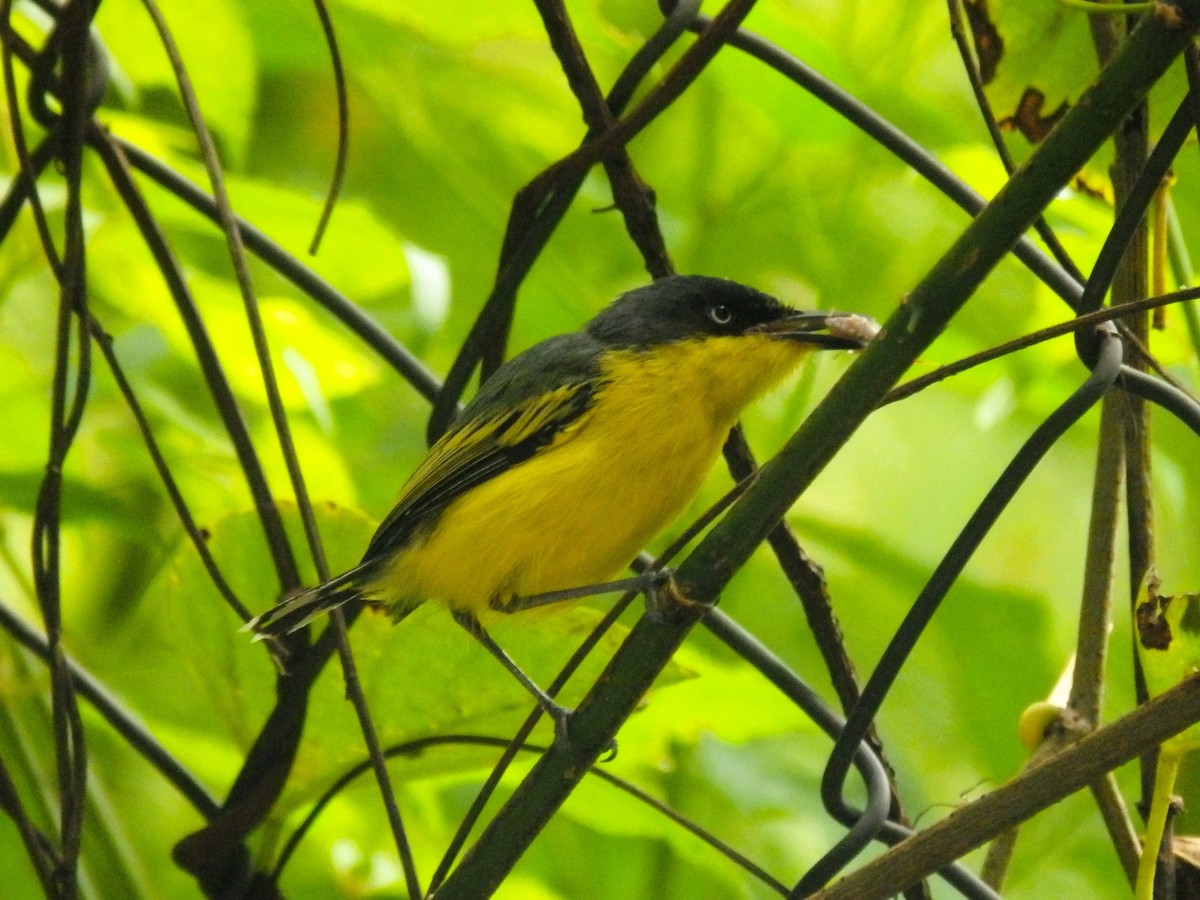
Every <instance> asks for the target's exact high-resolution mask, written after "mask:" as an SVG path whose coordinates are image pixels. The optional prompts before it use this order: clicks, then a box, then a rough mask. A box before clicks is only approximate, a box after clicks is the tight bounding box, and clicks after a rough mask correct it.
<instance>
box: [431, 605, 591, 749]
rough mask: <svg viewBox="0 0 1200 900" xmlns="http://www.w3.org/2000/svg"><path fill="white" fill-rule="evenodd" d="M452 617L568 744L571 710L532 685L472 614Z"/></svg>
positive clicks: (457, 613)
mask: <svg viewBox="0 0 1200 900" xmlns="http://www.w3.org/2000/svg"><path fill="white" fill-rule="evenodd" d="M450 614H451V615H452V616H454V621H455V622H457V623H458V624H459V625H461V626H462V627H463V628H465V629H466V631H467V633H468V634H470V635H471V637H473V638H475V640H477V641H479V643H481V644H482V645H483V646H484V649H486V650H487V652H488V653H490V654H492V656H494V657H495V658H496V659H497V660H498V661H499V663H500V665H502V666H504V668H506V669H508V671H509V672H510V673H511V674H512V676H513V677H514V678H516V679H517V681H519V682H520V683H521V685H522V686H523V687H524V688H525V690H527V691H529V693H530V694H532V695H533V697H534V699H535V700H537V703H538V706H540V707H541V708H542V710H543V712H545V713H546V715H548V716H549V717H550V718H551V719H553V720H554V736H555V737H556V738H557V739H558V740H560V741H562V742H563V743H569V742H570V736H569V735H568V733H567V726H568V725H569V724H570V721H571V710H569V709H567V708H566V707H565V706H562V705H561V704H558V703H555V702H554V698H553V697H551V696H550V695H549V694H547V693H546V692H545V691H543V690H542V689H541V688H540V687H538V686H537V685H536V684H534V682H533V679H531V678H530V677H529V676H528V675H526V674H525V673H524V672H522V671H521V667H520V666H518V665H517V664H516V663H515V662H513V660H512V657H511V656H509V655H508V654H507V653H505V652H504V649H503V648H502V647H501V646H500V645H499V644H497V643H496V642H495V641H494V640H492V636H491V635H490V634H488V633H487V631H485V630H484V627H483V625H481V624H480V622H479V619H477V618H476V617H475V616H474V615H473V614H472V613H469V612H467V611H465V610H460V609H455V610H451V613H450Z"/></svg>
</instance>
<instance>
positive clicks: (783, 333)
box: [746, 312, 879, 350]
mask: <svg viewBox="0 0 1200 900" xmlns="http://www.w3.org/2000/svg"><path fill="white" fill-rule="evenodd" d="M746 333H747V334H766V335H770V336H771V337H777V338H781V339H785V340H789V341H799V342H800V343H804V344H813V345H814V346H816V347H820V348H823V349H826V350H861V349H862V348H863V347H865V346H867V344H869V343H870V342H871V339H872V338H874V337H875V335H876V334H878V333H879V325H878V323H877V322H876V321H875V320H874V319H871V318H868V317H867V316H860V315H858V314H857V313H838V312H797V313H791V314H789V315H786V316H784V317H783V318H780V319H776V320H775V321H773V322H763V323H762V324H761V325H755V326H753V327H752V328H748V329H746Z"/></svg>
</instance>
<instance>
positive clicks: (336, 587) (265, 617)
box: [241, 564, 373, 641]
mask: <svg viewBox="0 0 1200 900" xmlns="http://www.w3.org/2000/svg"><path fill="white" fill-rule="evenodd" d="M371 568H373V567H372V566H371V565H370V564H363V565H360V566H356V567H355V568H353V569H351V570H350V571H348V572H344V573H342V574H341V575H339V576H337V577H336V578H331V579H330V580H329V581H326V582H325V583H324V584H319V585H317V586H316V587H315V588H309V589H308V590H304V591H300V592H299V593H297V594H293V595H292V596H291V597H288V598H287V599H286V600H284V601H283V602H281V603H278V604H276V605H275V606H272V607H271V608H270V609H268V610H267V611H266V612H264V613H262V614H261V615H258V616H255V617H254V618H253V619H251V620H250V621H249V622H247V623H246V624H245V625H243V626H242V628H241V630H242V631H253V632H254V640H256V641H261V640H263V639H264V638H268V637H278V636H280V635H284V634H291V633H292V632H293V631H296V630H297V629H300V628H303V627H304V626H305V625H307V624H308V623H309V622H311V621H312V620H313V619H315V618H317V616H320V615H324V614H325V613H327V612H330V611H331V610H334V609H337V608H338V607H339V606H341V605H342V604H344V603H348V602H349V601H351V600H353V599H354V598H355V597H358V596H360V592H361V585H362V584H363V582H364V580H369V577H368V578H367V579H364V576H369V575H370V574H372V573H371V572H370V571H369V570H370V569H371Z"/></svg>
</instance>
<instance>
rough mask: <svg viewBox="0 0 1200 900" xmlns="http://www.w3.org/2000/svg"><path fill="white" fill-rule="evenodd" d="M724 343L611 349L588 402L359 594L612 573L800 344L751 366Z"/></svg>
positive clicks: (670, 511) (398, 594) (391, 597)
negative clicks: (624, 353) (619, 354)
mask: <svg viewBox="0 0 1200 900" xmlns="http://www.w3.org/2000/svg"><path fill="white" fill-rule="evenodd" d="M748 340H749V339H748V338H740V339H738V342H739V343H740V344H742V345H743V348H744V345H745V343H746V342H747V341H748ZM714 345H715V346H714ZM723 349H724V348H723V347H722V346H721V342H718V341H713V342H710V343H709V344H708V346H707V349H706V351H705V352H704V353H703V355H701V354H699V353H697V352H696V351H695V350H693V349H690V348H688V347H686V346H684V347H679V348H669V349H663V348H660V349H659V350H658V351H657V352H656V354H655V357H654V360H653V364H652V365H650V364H648V363H647V362H646V360H645V359H637V358H636V357H635V355H634V354H630V355H629V357H628V358H627V359H625V360H623V359H620V358H617V359H616V360H615V361H614V362H612V363H611V364H610V367H609V369H608V371H607V372H606V378H607V383H606V384H605V386H604V388H603V389H602V390H601V391H600V392H599V399H598V400H597V401H596V404H595V406H594V407H593V408H592V409H590V410H589V411H588V412H587V413H585V414H584V415H583V416H582V417H581V418H580V419H579V420H578V421H577V422H575V423H573V424H572V425H571V426H569V427H568V428H567V429H566V430H565V431H564V433H563V434H561V435H559V436H558V437H557V438H556V440H555V441H554V443H553V444H552V445H550V446H549V447H547V448H545V449H543V450H541V451H540V452H538V453H537V454H535V455H534V456H533V457H532V458H530V459H528V460H526V461H525V462H523V463H520V464H518V465H516V466H514V467H513V468H512V469H509V470H508V471H506V472H503V473H501V474H499V475H497V476H496V477H495V478H493V479H491V480H490V481H487V482H484V483H483V484H481V485H479V486H477V487H474V488H472V489H471V490H470V491H468V492H467V493H466V494H464V495H463V496H461V497H459V498H458V499H456V500H455V501H453V502H452V503H451V504H450V505H449V506H447V507H446V509H445V510H444V511H443V513H442V514H441V516H439V517H438V519H437V521H436V523H435V524H434V525H433V527H432V528H431V529H430V530H428V531H426V532H424V533H418V535H416V536H414V539H413V540H412V541H411V543H410V544H409V545H408V546H407V547H405V548H404V549H403V550H401V551H400V552H399V553H397V554H396V556H395V558H394V559H393V561H392V563H391V565H390V567H389V569H388V570H387V571H386V572H385V573H384V574H383V575H382V576H381V577H380V579H379V580H378V581H377V582H376V583H375V584H373V585H368V586H366V588H365V590H364V594H365V596H367V597H368V598H369V599H372V600H375V601H378V602H380V603H383V604H385V605H389V606H390V605H397V604H399V605H402V606H407V605H410V604H412V603H418V602H421V601H424V600H438V601H441V602H443V603H446V604H448V605H449V606H451V607H453V608H457V609H468V610H473V611H476V612H480V611H483V610H486V609H487V608H488V607H489V605H490V604H491V603H492V601H493V599H495V600H497V601H499V602H500V603H505V602H507V601H509V600H510V599H511V598H513V597H515V596H516V597H528V596H530V595H533V594H541V593H545V592H547V591H555V590H562V589H566V588H572V587H580V586H583V585H588V584H594V583H596V582H600V581H606V580H609V579H611V578H612V577H614V576H615V575H617V574H618V573H620V572H621V570H622V569H623V568H624V567H626V566H628V565H629V563H630V562H632V560H633V558H634V557H635V556H636V555H637V553H638V551H640V550H641V549H642V548H643V547H644V546H645V544H646V543H647V542H648V541H649V540H650V539H651V538H652V537H653V536H654V535H655V534H656V533H657V532H659V531H660V530H661V529H663V528H664V527H665V526H667V525H668V524H670V522H671V521H672V520H673V519H674V518H675V517H676V516H677V515H679V513H680V512H681V511H682V510H683V509H684V507H685V506H686V505H687V504H688V502H689V501H690V500H691V498H692V497H693V496H694V495H695V494H696V492H697V491H698V490H699V488H700V486H701V484H702V483H703V481H704V478H705V476H706V475H707V473H708V471H709V469H710V468H712V465H713V463H714V462H715V460H716V458H717V456H718V454H719V453H720V449H721V445H722V443H723V442H724V440H725V437H726V435H727V434H728V431H729V428H730V427H731V426H732V425H733V423H734V422H735V421H736V418H737V415H738V413H739V412H740V410H741V408H742V406H744V405H745V404H746V403H748V402H749V401H750V400H751V399H752V398H753V397H755V396H757V395H758V394H761V393H762V392H763V391H764V390H765V389H766V388H767V387H769V386H771V385H772V384H775V383H777V382H778V381H779V380H780V379H781V378H782V377H783V375H785V374H786V373H787V371H788V370H790V369H791V368H793V367H794V366H795V363H796V362H797V361H798V359H799V356H800V355H801V353H802V352H803V351H802V350H801V349H799V348H797V347H796V346H795V345H791V346H788V345H786V344H779V343H776V344H772V343H770V342H768V341H767V340H766V339H763V341H762V346H761V347H760V348H758V352H757V354H755V355H756V356H757V359H756V360H755V362H756V363H757V365H755V366H753V367H751V368H750V369H749V371H747V368H746V365H745V363H746V361H745V358H744V354H745V350H744V349H741V350H739V347H738V344H737V343H732V342H730V343H729V347H728V352H727V353H725V354H722V353H721V352H720V351H721V350H723ZM626 363H630V365H628V367H626V365H625V364H626ZM714 384H719V385H723V386H724V388H725V390H723V391H719V392H718V391H714V388H713V386H714ZM730 384H733V385H735V386H736V388H737V390H730V389H729V385H730ZM720 400H724V402H723V403H721V402H718V401H720Z"/></svg>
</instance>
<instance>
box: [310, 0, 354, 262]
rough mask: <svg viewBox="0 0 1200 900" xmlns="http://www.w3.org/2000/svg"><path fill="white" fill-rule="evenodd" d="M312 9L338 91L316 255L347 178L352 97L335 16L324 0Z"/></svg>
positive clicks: (315, 239) (318, 0) (315, 236)
mask: <svg viewBox="0 0 1200 900" xmlns="http://www.w3.org/2000/svg"><path fill="white" fill-rule="evenodd" d="M313 9H315V10H316V11H317V18H318V19H320V21H321V33H322V34H323V35H324V36H325V47H326V49H327V50H328V51H329V65H330V66H331V67H332V69H333V86H334V90H335V91H336V92H337V111H338V117H337V132H338V142H337V156H336V159H335V160H334V164H333V178H332V179H331V180H330V182H329V192H328V193H327V194H326V195H325V204H324V206H322V208H321V217H320V219H318V220H317V228H316V231H315V232H314V233H313V239H312V243H310V244H309V245H308V252H309V253H310V254H312V255H314V256H315V255H316V253H317V249H318V248H319V247H320V246H321V238H322V237H323V236H324V234H325V228H326V227H327V226H328V225H329V218H330V216H332V215H333V208H334V207H335V206H336V205H337V201H338V196H339V195H340V194H341V192H342V183H343V182H344V181H345V180H346V163H347V162H348V160H349V158H350V98H349V97H348V96H347V92H346V72H345V70H344V69H343V68H342V51H341V50H340V49H339V48H338V42H337V32H336V31H335V30H334V28H333V19H332V18H330V15H329V7H327V6H326V5H325V0H313Z"/></svg>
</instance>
